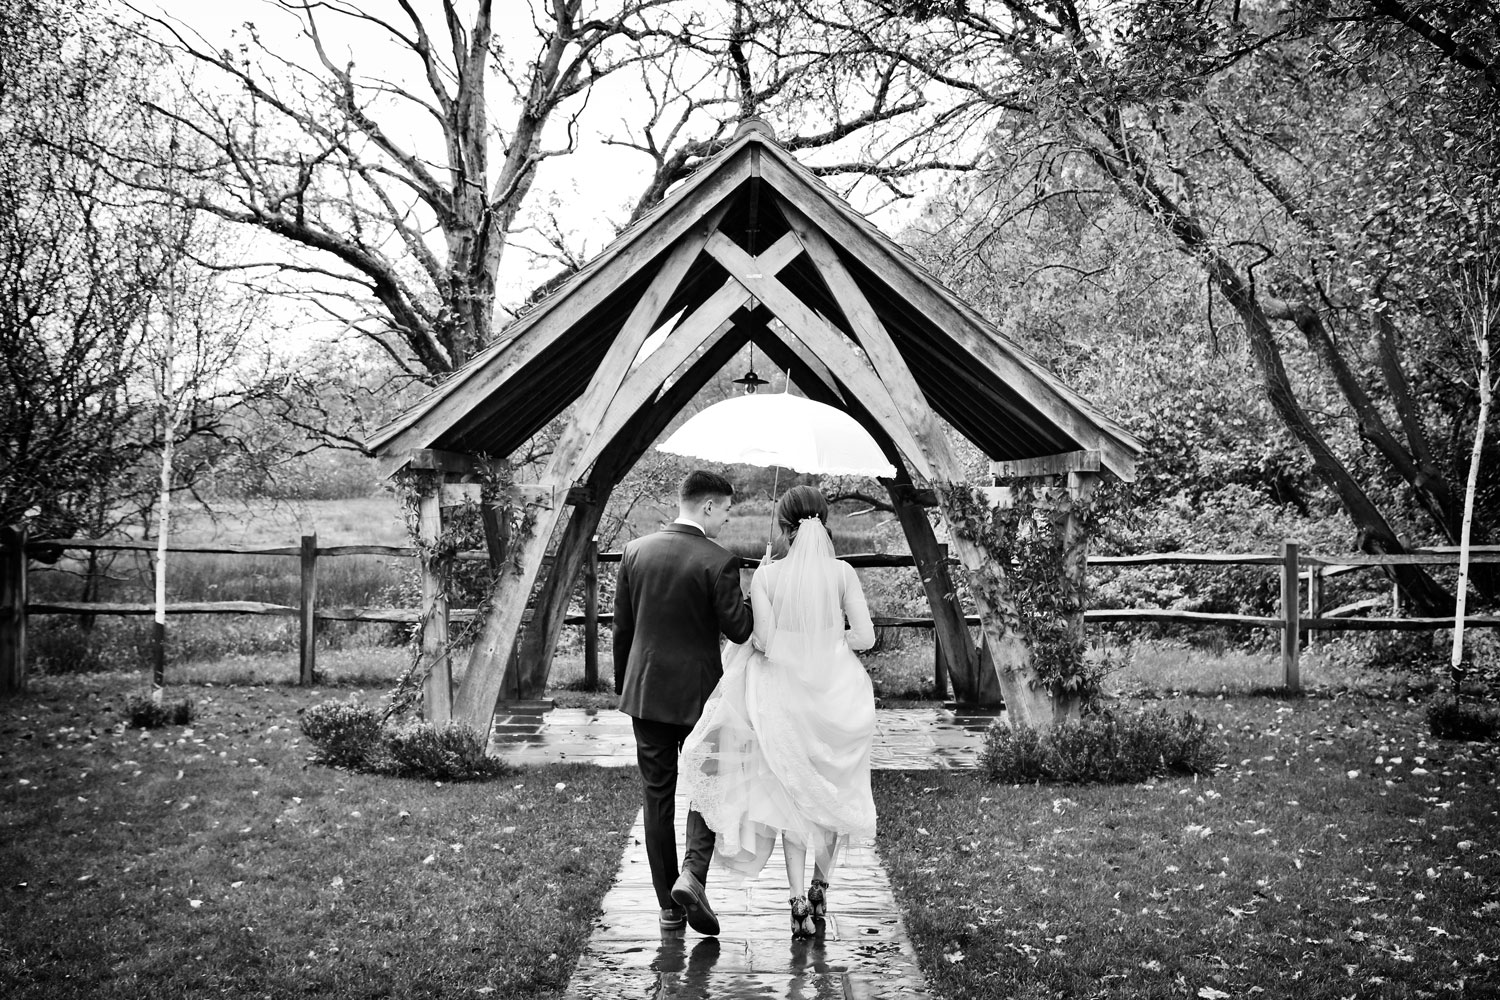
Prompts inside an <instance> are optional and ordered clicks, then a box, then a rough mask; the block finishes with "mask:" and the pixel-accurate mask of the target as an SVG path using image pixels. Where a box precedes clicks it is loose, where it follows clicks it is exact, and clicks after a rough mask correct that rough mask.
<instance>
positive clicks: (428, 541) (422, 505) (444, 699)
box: [417, 483, 453, 726]
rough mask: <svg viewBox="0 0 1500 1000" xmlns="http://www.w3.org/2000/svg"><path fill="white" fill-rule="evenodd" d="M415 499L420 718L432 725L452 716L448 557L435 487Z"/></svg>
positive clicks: (439, 503) (443, 721)
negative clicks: (442, 547)
mask: <svg viewBox="0 0 1500 1000" xmlns="http://www.w3.org/2000/svg"><path fill="white" fill-rule="evenodd" d="M430 485H431V486H432V487H433V488H432V489H431V490H430V491H429V492H424V493H423V495H422V496H421V497H420V498H419V499H418V500H417V544H418V545H419V546H420V551H419V552H418V555H417V559H418V564H419V566H420V568H421V572H422V640H421V641H422V652H421V656H422V661H423V662H424V663H426V664H427V665H428V669H427V684H426V687H425V688H424V689H423V691H422V718H423V719H425V720H427V721H428V722H430V723H432V724H433V725H434V726H442V725H446V724H447V723H448V721H449V720H450V719H452V718H453V664H452V660H451V657H450V654H449V650H448V560H447V559H445V558H442V555H441V554H440V553H439V552H438V546H439V544H440V543H441V541H442V536H443V508H442V498H441V496H440V495H439V491H438V490H437V489H436V483H433V484H430Z"/></svg>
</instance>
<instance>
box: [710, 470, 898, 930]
mask: <svg viewBox="0 0 1500 1000" xmlns="http://www.w3.org/2000/svg"><path fill="white" fill-rule="evenodd" d="M776 520H777V523H778V524H779V526H780V528H781V531H782V536H783V538H784V539H785V540H786V541H787V542H788V543H789V549H788V550H787V555H786V557H785V558H783V559H780V560H777V561H775V562H771V561H769V560H767V561H766V562H764V563H762V564H761V567H760V569H758V570H756V572H755V577H754V579H753V581H752V582H751V585H750V601H751V606H752V609H753V611H754V613H755V631H754V634H753V635H752V636H751V639H750V641H749V642H746V643H742V644H735V643H729V644H727V645H726V646H725V647H724V676H723V678H722V679H721V680H720V681H719V686H718V687H717V688H716V689H715V690H714V693H713V694H712V695H711V696H710V697H709V699H708V702H707V704H705V705H704V708H703V716H702V718H701V719H699V721H698V724H697V725H696V726H695V727H694V729H693V732H692V734H691V735H690V736H689V737H688V738H687V741H686V742H685V743H684V744H683V749H682V760H681V764H680V774H681V776H682V780H683V781H684V783H685V785H686V788H687V792H688V796H689V799H690V800H691V801H692V803H693V806H694V808H696V809H697V810H698V812H699V813H700V814H702V816H703V818H704V820H705V821H706V822H707V823H708V825H709V827H711V828H712V829H713V830H714V832H715V833H716V834H717V838H716V840H715V844H714V853H715V854H716V855H717V856H718V860H719V864H720V866H722V867H723V868H724V869H726V872H727V875H728V880H729V882H730V883H731V884H732V883H734V882H737V881H741V880H743V879H744V878H746V877H749V876H753V875H755V874H757V873H759V872H760V870H761V868H762V867H763V866H764V865H765V863H766V859H767V858H768V857H769V856H770V854H771V850H772V848H773V847H774V846H775V844H776V837H777V835H778V834H780V835H781V841H782V852H783V854H784V855H785V856H786V875H787V881H788V883H789V884H790V887H791V911H792V912H791V919H792V934H793V936H795V937H808V936H811V935H813V934H815V933H816V932H817V923H816V918H821V917H823V916H824V915H825V913H826V910H827V901H828V895H827V892H828V883H829V879H830V878H831V876H832V875H833V872H834V869H835V867H836V865H837V863H838V859H839V854H840V852H841V850H842V849H843V847H844V846H845V845H846V844H847V842H848V840H849V838H850V836H855V837H861V838H869V837H872V836H873V835H874V833H875V803H874V800H873V799H872V798H871V797H870V742H871V740H872V738H873V737H874V733H875V699H874V692H873V689H872V688H871V685H870V678H869V677H868V676H867V675H866V674H865V670H864V667H863V665H862V664H861V663H860V662H859V659H858V658H857V657H856V656H855V655H854V653H853V650H856V649H868V648H869V647H870V646H872V645H874V643H875V627H874V625H872V624H871V622H870V612H869V609H868V608H867V607H866V605H865V596H864V591H863V590H862V589H861V588H860V584H859V577H858V576H857V575H856V574H855V572H854V570H853V568H851V567H850V566H849V565H848V564H847V563H844V562H840V561H839V560H837V559H835V558H834V555H833V541H832V540H831V539H830V538H829V537H828V528H827V520H828V502H827V501H826V500H825V499H824V498H823V494H822V493H821V492H820V491H819V490H816V489H814V488H813V487H811V486H794V487H792V488H791V489H790V490H788V491H787V492H786V493H784V494H783V495H782V497H781V499H780V501H779V502H778V503H777V504H776ZM846 618H847V619H848V624H849V628H848V629H847V630H846V629H845V628H844V624H845V619H846ZM809 850H811V851H812V853H813V866H814V867H813V878H812V885H811V887H808V886H807V885H806V882H805V877H806V866H807V852H808V851H809Z"/></svg>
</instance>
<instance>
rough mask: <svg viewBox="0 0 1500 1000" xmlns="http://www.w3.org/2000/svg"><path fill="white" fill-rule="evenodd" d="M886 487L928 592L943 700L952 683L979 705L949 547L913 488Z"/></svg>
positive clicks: (975, 656)
mask: <svg viewBox="0 0 1500 1000" xmlns="http://www.w3.org/2000/svg"><path fill="white" fill-rule="evenodd" d="M881 483H882V485H884V486H885V489H886V493H888V494H889V495H890V498H891V506H893V507H895V509H896V518H897V520H899V521H900V522H901V528H902V530H903V531H904V532H905V534H906V547H907V548H908V549H910V550H911V555H912V561H913V562H914V563H915V564H916V567H917V575H918V576H919V577H921V579H922V589H923V590H924V591H925V592H926V594H927V604H928V606H929V607H930V608H931V609H932V634H933V643H934V654H933V655H934V657H935V659H936V663H934V665H933V681H934V686H935V691H936V694H937V696H938V697H939V698H946V697H948V691H949V687H950V685H951V687H952V694H953V697H954V698H956V699H957V700H959V701H964V702H975V701H979V700H980V662H979V651H978V650H977V649H975V647H974V640H973V639H972V638H971V637H970V636H969V627H968V625H966V624H965V623H964V615H963V609H962V608H960V607H959V606H958V597H957V594H956V592H955V588H954V586H953V576H952V574H951V572H950V571H949V568H948V546H947V545H943V544H940V543H939V542H938V540H937V535H936V533H935V532H934V531H933V527H932V522H931V521H929V520H928V519H927V511H926V510H925V509H923V507H922V506H921V504H919V503H917V502H916V500H915V499H914V498H913V497H912V488H911V486H910V485H908V484H905V483H897V482H892V481H889V480H881Z"/></svg>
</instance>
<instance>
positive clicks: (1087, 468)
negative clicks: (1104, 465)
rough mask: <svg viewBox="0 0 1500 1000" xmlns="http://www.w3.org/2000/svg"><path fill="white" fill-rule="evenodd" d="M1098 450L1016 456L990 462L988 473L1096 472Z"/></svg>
mask: <svg viewBox="0 0 1500 1000" xmlns="http://www.w3.org/2000/svg"><path fill="white" fill-rule="evenodd" d="M1098 471H1099V452H1098V451H1095V450H1092V449H1087V450H1084V451H1065V452H1063V453H1061V454H1059V455H1040V456H1038V457H1036V458H1017V459H1010V460H1008V461H1004V462H991V463H990V475H992V476H1006V477H1017V478H1019V477H1025V476H1060V475H1065V474H1067V473H1070V472H1098Z"/></svg>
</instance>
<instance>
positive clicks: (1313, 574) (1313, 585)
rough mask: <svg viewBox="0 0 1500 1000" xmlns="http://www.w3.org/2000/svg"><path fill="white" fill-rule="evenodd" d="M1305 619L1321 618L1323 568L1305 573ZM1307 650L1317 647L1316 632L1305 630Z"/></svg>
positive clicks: (1319, 567)
mask: <svg viewBox="0 0 1500 1000" xmlns="http://www.w3.org/2000/svg"><path fill="white" fill-rule="evenodd" d="M1307 617H1309V618H1322V617H1323V567H1322V566H1313V567H1312V568H1310V569H1309V570H1308V571H1307ZM1306 634H1307V648H1308V649H1311V648H1312V647H1313V646H1315V645H1317V642H1318V639H1317V634H1318V633H1317V630H1316V629H1308V630H1307V633H1306Z"/></svg>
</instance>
